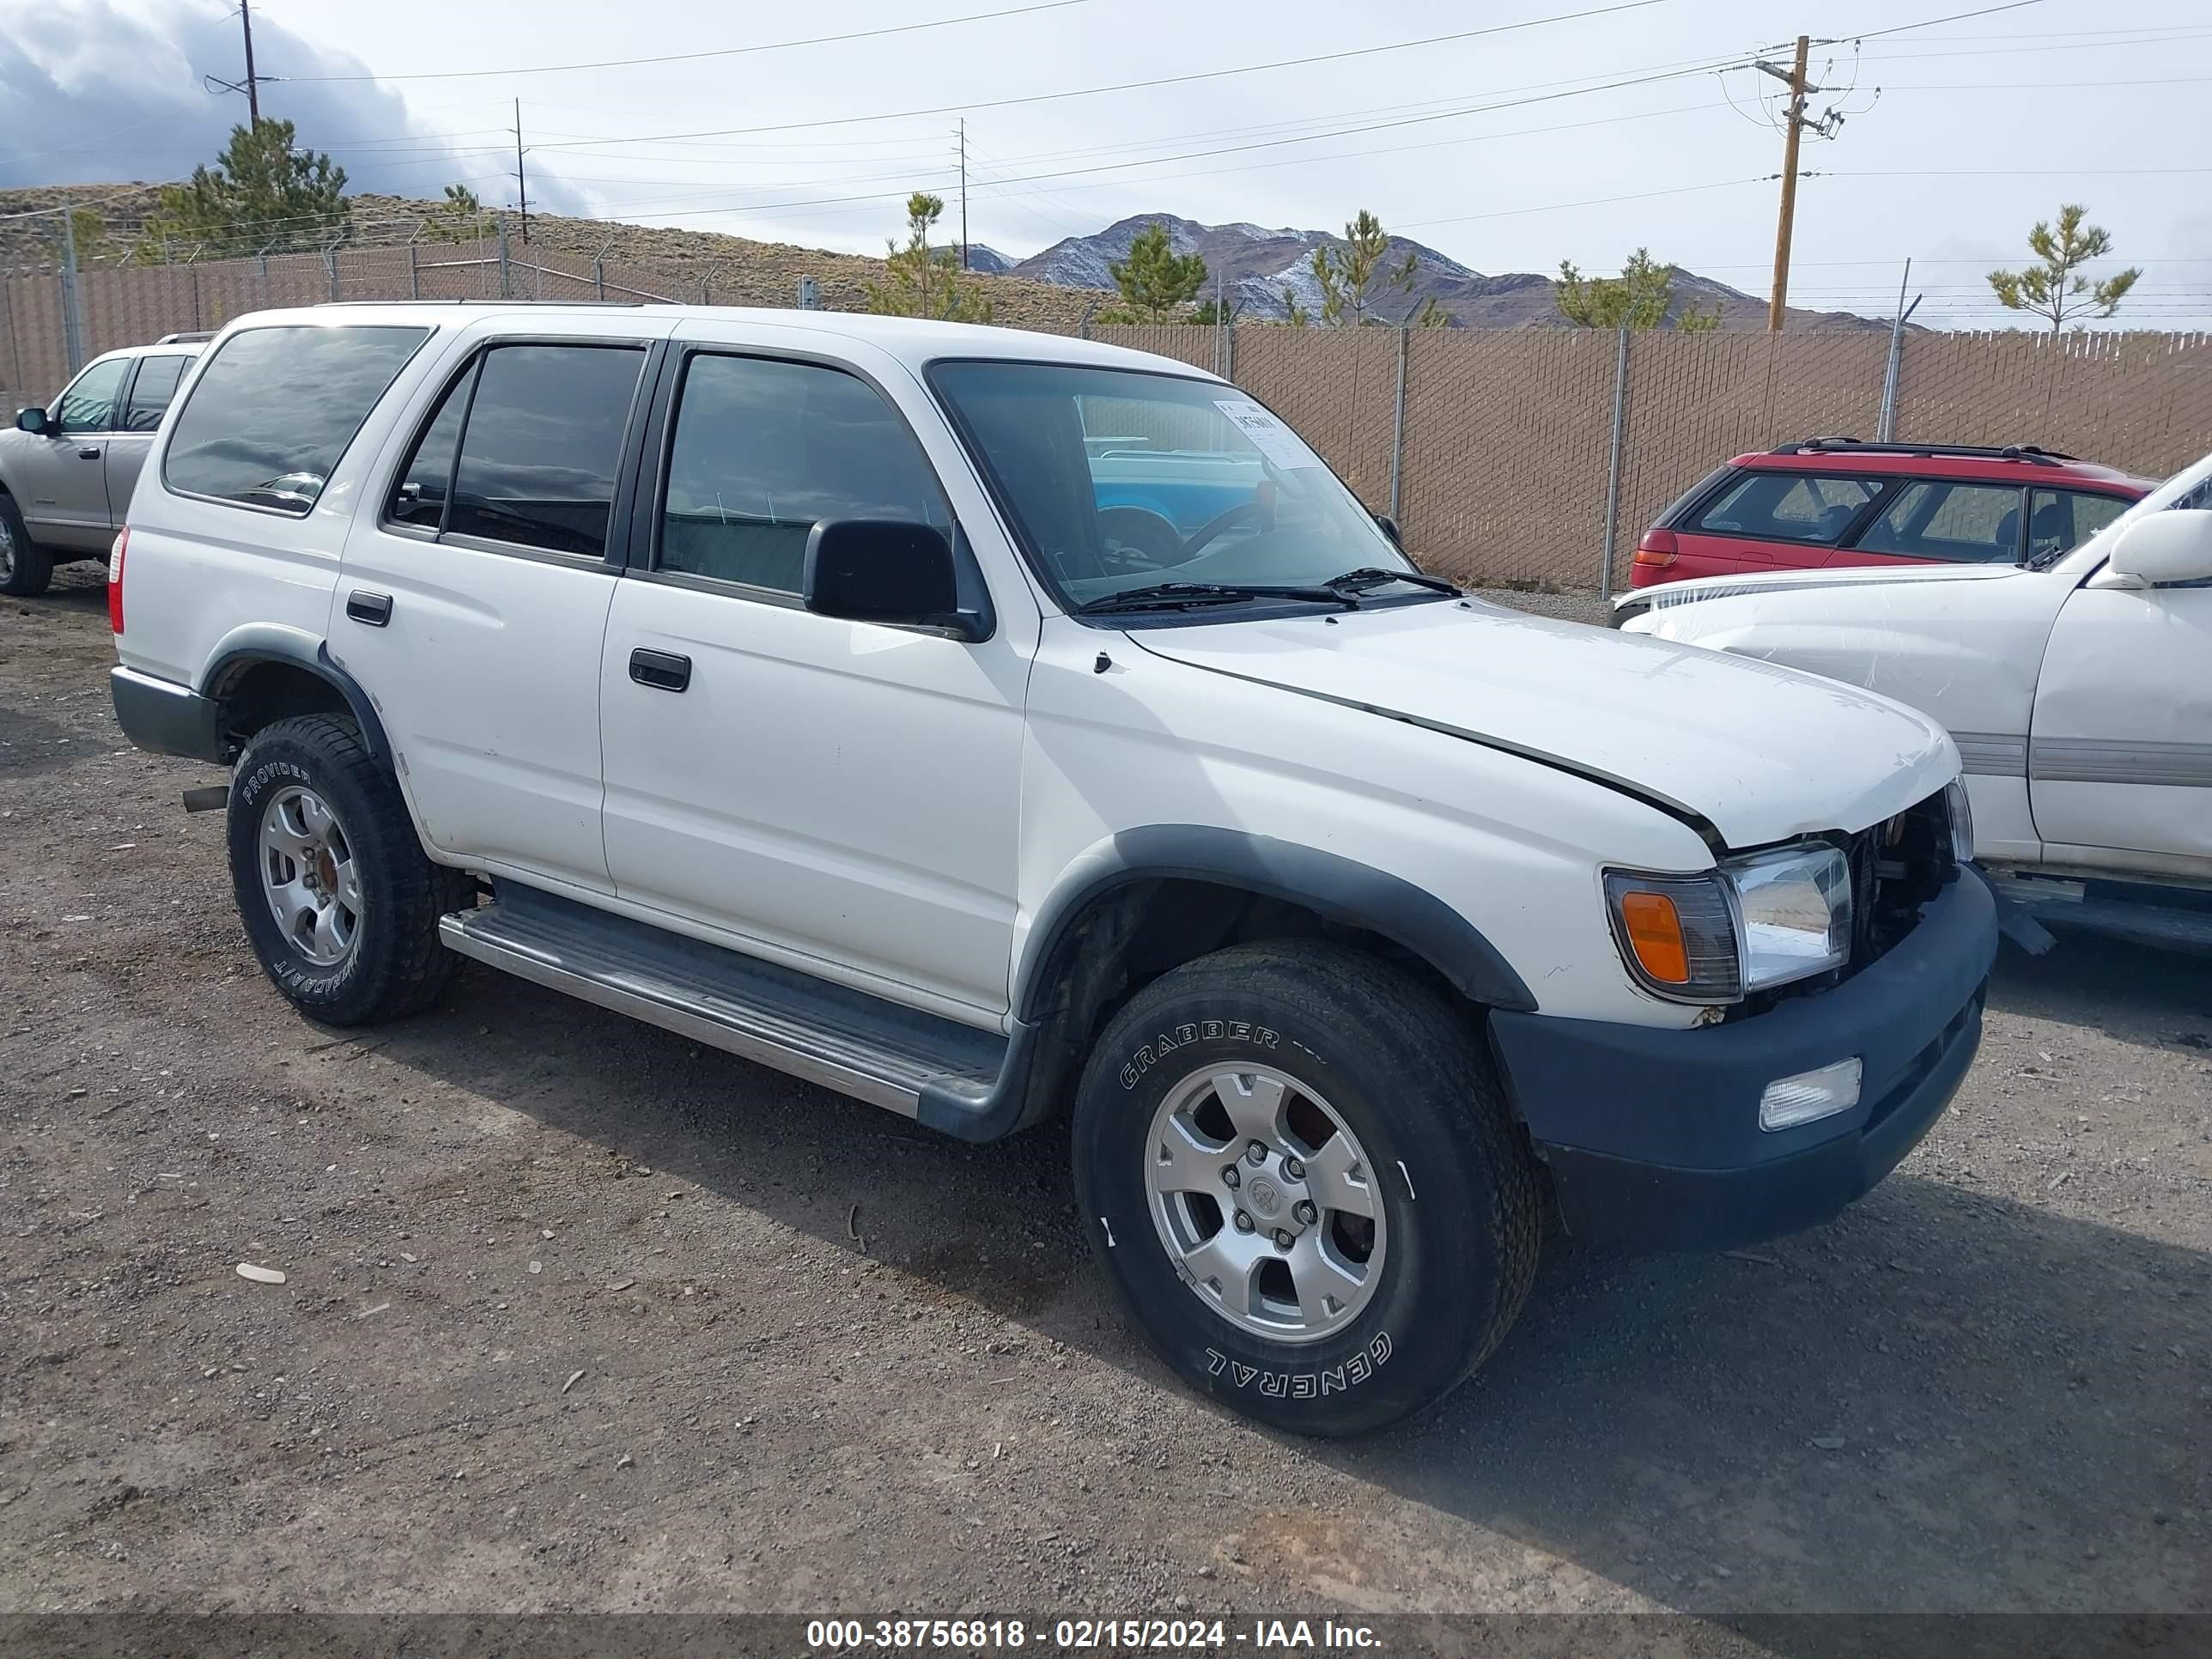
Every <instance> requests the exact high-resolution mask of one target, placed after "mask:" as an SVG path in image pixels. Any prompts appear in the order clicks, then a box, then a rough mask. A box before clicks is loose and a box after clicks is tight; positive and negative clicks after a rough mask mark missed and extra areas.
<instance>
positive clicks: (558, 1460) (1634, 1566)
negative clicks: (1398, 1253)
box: [0, 573, 2212, 1615]
mask: <svg viewBox="0 0 2212 1659" xmlns="http://www.w3.org/2000/svg"><path fill="white" fill-rule="evenodd" d="M109 660H110V647H109V645H108V641H107V635H106V629H105V627H104V617H103V616H102V614H101V607H100V594H99V589H98V588H97V586H94V585H93V584H92V582H91V581H90V580H87V579H84V578H82V577H77V576H76V575H75V574H74V573H72V575H71V579H70V580H66V581H65V582H64V585H63V586H60V587H58V589H57V591H56V592H54V593H53V594H52V595H50V596H48V597H47V598H46V599H40V600H36V601H31V602H27V603H26V602H16V601H8V602H6V604H5V605H4V607H0V1110H4V1113H5V1123H4V1130H0V1215H4V1217H5V1224H6V1227H7V1243H8V1249H7V1255H8V1261H7V1264H6V1268H5V1273H4V1289H3V1290H0V1316H4V1319H5V1323H6V1328H7V1329H8V1331H9V1340H8V1342H7V1344H6V1346H5V1350H4V1354H0V1365H4V1383H0V1610H14V1611H27V1610H33V1609H50V1608H52V1609H80V1608H94V1607H120V1606H125V1605H135V1606H138V1607H169V1608H176V1609H232V1610H269V1609H286V1608H293V1607H307V1608H310V1609H325V1610H334V1609H344V1610H403V1609H404V1610H529V1609H550V1608H590V1609H624V1608H640V1607H665V1608H690V1609H750V1610H760V1609H774V1610H781V1611H800V1612H807V1613H833V1612H835V1613H851V1614H863V1613H865V1614H869V1615H873V1614H875V1613H881V1612H885V1611H891V1610H901V1609H911V1610H916V1611H920V1610H925V1609H926V1610H927V1611H930V1612H933V1613H939V1614H951V1613H956V1612H960V1611H970V1612H976V1613H990V1612H994V1611H996V1612H1000V1613H1006V1612H1012V1611H1022V1610H1026V1611H1029V1612H1030V1613H1037V1612H1047V1613H1055V1612H1056V1613H1066V1612H1071V1611H1073V1612H1084V1611H1089V1612H1093V1613H1112V1614H1115V1615H1121V1614H1137V1613H1168V1612H1170V1611H1171V1610H1174V1609H1177V1608H1181V1607H1185V1606H1188V1607H1195V1608H1197V1609H1200V1610H1201V1611H1204V1610H1214V1609H1219V1610H1232V1609H1245V1610H1267V1611H1273V1612H1282V1611H1285V1610H1291V1609H1294V1610H1297V1611H1299V1612H1304V1613H1310V1614H1311V1613H1320V1612H1323V1611H1327V1610H1330V1609H1342V1610H1346V1611H1367V1612H1382V1611H1391V1610H1408V1611H1420V1610H1459V1611H1465V1610H1504V1611H1511V1612H1515V1613H1541V1612H1549V1611H1559V1610H1597V1611H1607V1610H1614V1609H1636V1610H1646V1611H1650V1610H1665V1609H1680V1610H1686V1611H1691V1612H1696V1613H1704V1614H1720V1613H1738V1612H1750V1611H1762V1610H1765V1611H1771V1610H1832V1609H1852V1610H1881V1609H1936V1610H1962V1609H2017V1610H2067V1611H2093V1610H2105V1611H2120V1610H2126V1611H2136V1612H2157V1611H2169V1612H2170V1611H2184V1610H2193V1611H2199V1612H2202V1611H2208V1610H2212V1571H2208V1563H2212V1475H2208V1462H2207V1459H2206V1457H2205V1445H2206V1426H2207V1424H2208V1422H2212V1409H2209V1408H2212V1381H2209V1379H2212V1364H2208V1362H2212V1274H2208V1273H2207V1266H2208V1257H2207V1252H2208V1250H2212V1206H2208V1203H2207V1199H2208V1195H2212V964H2208V963H2203V962H2198V961H2191V960H2189V959H2185V958H2180V957H2162V956H2157V955H2152V954H2148V953H2139V952H2136V951H2128V950H2123V949H2120V948H2117V947H2113V946H2109V945H2100V944H2098V943H2095V942H2090V941H2070V940H2069V941H2068V942H2067V943H2065V944H2064V945H2062V946H2061V948H2060V950H2059V951H2057V953H2055V954H2054V955H2052V956H2051V957H2045V958H2043V959H2041V960H2037V961H2030V960H2027V959H2025V958H2023V957H2018V956H2015V955H2009V954H2008V956H2007V957H2006V958H2005V960H2004V961H2003V963H2002V965H2001V968H2000V971H1999V975H1998V978H1997V981H1996V987H1995V990H1994V1000H1993V1005H1992V1008H1991V1012H1990V1020H1989V1036H1988V1041H1987V1043H1986V1046H1985V1047H1984V1050H1983V1053H1982V1057H1981V1059H1980V1060H1979V1062H1978V1065H1977V1066H1976V1067H1975V1068H1974V1071H1973V1073H1972V1076H1971V1077H1970V1078H1969V1079H1968V1080H1967V1083H1966V1088H1965V1091H1964V1093H1963V1094H1962V1095H1961V1097H1960V1101H1959V1103H1958V1105H1957V1106H1956V1108H1955V1109H1954V1110H1953V1111H1952V1112H1951V1114H1950V1115H1948V1117H1947V1118H1946V1120H1945V1121H1943V1122H1942V1125H1941V1126H1940V1127H1938V1128H1937V1130H1936V1133H1934V1134H1933V1136H1932V1137H1931V1138H1930V1139H1929V1141H1928V1142H1927V1144H1926V1145H1924V1146H1923V1147H1922V1148H1921V1149H1920V1150H1919V1151H1918V1152H1917V1153H1916V1154H1915V1155H1914V1156H1913V1157H1912V1158H1911V1159H1910V1161H1908V1162H1907V1164H1905V1166H1904V1167H1903V1169H1902V1170H1900V1171H1899V1174H1898V1175H1897V1176H1895V1177H1894V1178H1893V1179H1892V1180H1891V1181H1890V1182H1888V1183H1887V1184H1886V1185H1885V1186H1884V1187H1882V1188H1881V1189H1879V1190H1878V1191H1877V1192H1876V1193H1875V1194H1873V1195H1872V1196H1871V1197H1870V1198H1869V1200H1866V1201H1865V1202H1864V1203H1863V1204H1862V1205H1860V1206H1857V1208H1856V1209H1855V1210H1854V1211H1853V1212H1851V1213H1850V1214H1849V1215H1847V1216H1846V1217H1844V1218H1843V1219H1842V1220H1840V1221H1838V1222H1837V1223H1836V1224H1834V1225H1831V1226H1828V1227H1826V1228H1823V1229H1821V1230H1820V1231H1816V1232H1814V1233H1810V1234H1808V1235H1805V1236H1802V1237H1796V1238H1792V1239H1787V1240H1784V1241H1782V1242H1780V1243H1775V1244H1772V1245H1769V1246H1766V1247H1765V1248H1763V1249H1759V1250H1756V1251H1753V1252H1748V1253H1744V1254H1741V1255H1735V1256H1730V1257H1711V1258H1700V1257H1676V1258H1656V1259H1648V1260H1631V1259H1621V1258H1608V1257H1601V1256H1596V1255H1590V1254H1588V1253H1585V1252H1577V1251H1576V1250H1574V1249H1567V1248H1560V1249H1554V1250H1553V1253H1552V1254H1551V1255H1550V1256H1549V1258H1548V1260H1547V1266H1546V1267H1545V1270H1544V1272H1543V1274H1542V1276H1541V1281H1540V1283H1539V1285H1538V1288H1537V1291H1536V1295H1535V1297H1534V1300H1533V1302H1532V1304H1531V1306H1530V1308H1529V1310H1528V1314H1527V1315H1526V1316H1524V1317H1523V1319H1522V1322H1521V1323H1520V1325H1519V1327H1518V1328H1516V1331H1515V1333H1514V1334H1513V1335H1512V1336H1510V1338H1509V1339H1508V1340H1507V1342H1506V1344H1505V1346H1504V1348H1503V1349H1502V1350H1501V1351H1500V1352H1499V1353H1498V1355H1497V1357H1496V1358H1495V1359H1494V1360H1493V1361H1492V1364H1490V1366H1489V1367H1488V1368H1487V1369H1486V1371H1485V1372H1484V1373H1483V1374H1482V1375H1481V1376H1480V1377H1478V1378H1477V1379H1476V1380H1475V1381H1474V1383H1471V1384H1470V1385H1469V1386H1468V1387H1467V1388H1466V1389H1462V1391H1461V1392H1460V1393H1459V1394H1458V1395H1455V1396H1454V1397H1453V1398H1452V1399H1451V1400H1450V1401H1448V1402H1446V1404H1445V1405H1444V1406H1443V1407H1440V1408H1439V1409H1437V1411H1435V1412H1433V1413H1430V1414H1428V1415H1427V1416H1425V1417H1424V1418H1422V1419H1419V1420H1417V1421H1415V1422H1413V1423H1411V1424H1408V1425H1404V1426H1402V1427H1401V1428H1399V1429H1397V1430H1395V1431H1391V1432H1389V1433H1386V1434H1383V1435H1381V1436H1378V1437H1374V1438H1371V1439H1369V1440H1366V1441H1364V1442H1360V1443H1355V1444H1352V1445H1346V1446H1330V1445H1319V1444H1307V1443H1299V1442H1295V1441H1291V1440H1289V1439H1286V1438H1284V1437H1279V1436H1277V1435H1274V1434H1271V1433H1268V1432H1265V1431H1259V1430H1256V1429H1254V1428H1251V1427H1249V1426H1247V1425H1244V1424H1243V1423H1242V1422H1241V1421H1239V1420H1238V1419H1236V1418H1234V1417H1232V1416H1231V1415H1229V1414H1228V1413H1226V1412H1225V1411H1222V1410H1219V1409H1217V1408H1216V1407H1212V1406H1211V1405H1209V1404H1207V1403H1206V1402H1205V1401H1201V1400H1199V1399H1197V1398H1194V1396H1192V1395H1189V1394H1188V1393H1186V1392H1185V1391H1183V1390H1182V1389H1181V1388H1180V1387H1178V1386H1177V1385H1176V1383H1174V1382H1173V1381H1172V1380H1171V1379H1170V1377H1169V1376H1167V1375H1166V1374H1165V1373H1164V1371H1163V1370H1161V1368H1160V1367H1158V1365H1156V1364H1154V1363H1153V1362H1152V1360H1151V1358H1149V1357H1148V1355H1147V1354H1146V1352H1144V1351H1143V1350H1142V1349H1141V1347H1140V1346H1139V1344H1138V1342H1137V1341H1136V1340H1135V1339H1134V1338H1133V1335H1132V1334H1131V1333H1130V1332H1128V1331H1127V1329H1126V1328H1124V1327H1123V1326H1122V1325H1121V1323H1120V1322H1119V1321H1118V1320H1117V1319H1116V1317H1115V1315H1114V1313H1113V1312H1112V1311H1111V1310H1110V1309H1109V1307H1108V1306H1107V1305H1106V1304H1105V1302H1104V1301H1103V1297H1102V1292H1101V1290H1100V1287H1099V1285H1097V1283H1096V1282H1095V1281H1094V1279H1093V1277H1092V1275H1091V1271H1090V1269H1089V1267H1088V1264H1087V1261H1085V1255H1084V1250H1083V1248H1082V1241H1081V1240H1080V1238H1079V1236H1078V1233H1077V1230H1076V1228H1075V1227H1074V1225H1073V1218H1072V1216H1071V1213H1070V1210H1069V1204H1068V1189H1067V1178H1066V1144H1065V1135H1064V1133H1059V1132H1056V1131H1054V1130H1053V1129H1050V1128H1047V1129H1044V1130H1041V1131H1038V1132H1036V1133H1031V1134H1030V1135H1027V1136H1024V1137H1022V1138H1020V1139H1018V1140H1016V1141H1014V1142H1012V1143H1011V1144H1006V1145H1001V1146H990V1147H969V1146H960V1145H957V1144H955V1143H952V1142H951V1141H947V1140H943V1139H934V1138H932V1137H930V1136H928V1135H927V1134H926V1133H922V1132H921V1131H919V1130H917V1129H915V1127H913V1126H911V1125H909V1124H907V1123H905V1122H903V1121H900V1120H897V1119H895V1118H893V1117H890V1116H889V1115H884V1114H882V1113H879V1112H877V1111H874V1110H872V1109H869V1108H866V1107H864V1106H860V1105H856V1104H853V1103H848V1102H846V1101H844V1100H842V1099H839V1098H837V1097H832V1096H829V1095H827V1094H823V1093H821V1092H819V1091H815V1090H812V1089H810V1088H806V1087H805V1086H802V1085H796V1084H794V1083H792V1082H790V1081H788V1080H787V1079H784V1078H782V1077H781V1076H780V1075H778V1074H775V1073H770V1072H766V1071H763V1070H759V1069H757V1068H755V1067H752V1066H747V1065H744V1064H743V1063H741V1062H738V1061H737V1060H732V1059H729V1058H727V1057H725V1056H722V1055H720V1054H716V1053H713V1052H709V1051H702V1050H701V1049H700V1048H696V1047H694V1046H692V1045H690V1043H688V1042H684V1041H682V1040H680V1039H678V1038H676V1037H673V1036H669V1035H666V1034H664V1033H661V1032H659V1031H656V1030H650V1029H647V1028H646V1027H644V1026H641V1025H637V1024H630V1023H629V1022H626V1021H624V1020H623V1019H621V1018H617V1017H615V1016H613V1015H610V1014H605V1013H602V1012H598V1011H596V1010H593V1009H591V1008H588V1007H586V1006H582V1005H580V1004H578V1003H574V1002H572V1001H568V1000H563V999H562V998H561V997H559V996H556V995H555V994H551V993H550V992H544V991H540V990H538V989H536V988H534V987H530V986H527V985H524V984H522V983H520V982H519V981H513V980H511V979H504V978H501V977H500V976H498V975H493V974H490V973H488V972H483V971H481V970H471V971H470V972H468V973H467V974H465V975H464V976H463V978H462V979H461V981H459V984H458V986H457V987H456V988H455V990H454V991H453V993H452V994H450V996H449V997H448V999H447V1001H446V1003H445V1004H444V1005H443V1006H441V1008H439V1009H438V1010H436V1011H435V1012H432V1013H430V1014H428V1015H426V1016H424V1017H422V1018H417V1019H415V1020H412V1021H410V1022H407V1023H405V1024H400V1025H397V1026H393V1027H389V1028H385V1029H381V1030H374V1031H371V1032H367V1033H357V1034H352V1035H348V1034H342V1033H337V1032H331V1031H326V1030H318V1029H316V1028H314V1027H313V1026H311V1025H308V1024H304V1023H303V1022H302V1021H301V1020H300V1019H299V1018H297V1017H296V1016H295V1015H294V1014H293V1013H292V1012H290V1011H289V1009H288V1008H287V1007H286V1006H284V1005H283V1003H282V1002H280V1001H279V1000H278V999H277V998H276V994H274V993H273V992H272V991H271V990H270V987H269V986H268V985H267V983H266V982H265V981H264V979H263V978H262V976H261V975H260V973H259V972H258V969H256V967H255V964H254V963H253V961H252V957H250V956H249V955H248V953H247V950H246V943H245V940H244V938H243V936H242V935H241V933H240V929H239V927H238V925H237V922H236V921H235V919H234V915H233V912H232V908H231V902H230V898H229V895H228V888H227V884H226V881H225V878H224V876H223V872H222V849H221V822H220V818H219V817H217V816H214V815H207V816H199V817H187V816H185V814H184V813H183V812H182V811H180V809H179V805H178V799H177V796H178V790H179V787H184V786H187V785H190V784H193V783H199V782H208V781H215V780H214V778H213V775H211V774H210V773H209V772H208V771H207V770H206V769H201V768H197V767H194V766H191V765H189V764H185V763H173V762H169V761H164V760H156V759H154V758H152V757H146V756H143V755H140V754H138V753H137V752H136V751H134V750H131V749H129V748H127V747H125V745H124V744H123V743H122V741H121V738H120V737H119V735H118V732H117V731H116V729H115V727H114V726H113V724H112V720H111V717H110V715H109V713H108V709H107V697H106V689H105V685H104V673H105V670H106V666H107V665H108V662H109ZM239 1262H254V1263H261V1264H266V1265H268V1266H270V1267H276V1268H280V1269H282V1270H283V1272H284V1273H286V1274H287V1275H289V1278H288V1282H287V1283H285V1284H283V1285H264V1284H255V1283H249V1282H248V1281H246V1279H241V1278H240V1277H239V1276H238V1275H237V1274H236V1273H234V1271H233V1269H234V1265H235V1264H237V1263H239Z"/></svg>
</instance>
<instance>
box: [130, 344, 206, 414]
mask: <svg viewBox="0 0 2212 1659" xmlns="http://www.w3.org/2000/svg"><path fill="white" fill-rule="evenodd" d="M191 363H192V360H191V358H190V357H187V356H175V355H172V356H166V357H148V358H145V359H143V360H142V361H141V362H140V363H139V365H138V378H137V380H133V381H132V382H131V401H130V405H129V407H127V408H126V409H125V410H124V411H123V429H124V430H125V432H151V431H152V430H153V429H154V428H155V427H157V426H159V425H161V416H162V414H163V412H164V411H165V410H167V408H168V407H169V402H170V399H172V398H174V397H175V396H176V395H177V383H178V382H179V380H183V379H184V378H185V370H186V369H187V368H191Z"/></svg>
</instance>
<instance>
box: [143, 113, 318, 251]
mask: <svg viewBox="0 0 2212 1659" xmlns="http://www.w3.org/2000/svg"><path fill="white" fill-rule="evenodd" d="M345 182H346V175H345V169H344V168H343V167H339V166H337V164H336V163H334V162H333V161H331V158H330V157H329V156H327V155H321V154H319V152H316V151H313V150H295V149H294V148H293V127H292V124H291V123H290V122H289V121H278V120H273V119H272V120H264V121H263V122H262V123H261V124H260V125H258V126H253V127H233V128H232V129H231V130H230V143H228V145H226V146H225V147H224V149H223V152H222V155H219V156H217V157H216V164H215V165H214V166H213V167H194V168H193V169H192V176H191V179H190V180H189V181H187V182H186V183H185V184H181V185H162V186H161V206H160V208H159V209H158V210H156V213H155V216H154V218H153V220H152V221H151V222H149V224H148V226H147V228H146V232H145V239H144V240H143V241H142V242H141V244H140V246H139V252H138V257H139V258H141V259H142V260H144V261H148V262H149V263H150V262H152V261H155V260H158V259H159V258H161V255H162V252H163V244H164V242H165V241H166V242H168V243H171V244H177V245H184V246H191V247H196V248H198V249H200V250H201V251H203V252H205V253H206V254H207V255H209V256H210V257H211V258H227V257H234V256H237V255H242V254H248V253H257V252H260V251H261V250H262V249H263V248H266V247H275V248H279V249H283V248H308V247H322V246H327V245H328V244H329V243H331V241H333V240H336V239H337V237H339V236H340V235H341V234H343V232H344V230H345V228H346V222H347V210H346V204H345Z"/></svg>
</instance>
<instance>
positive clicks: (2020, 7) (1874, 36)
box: [1820, 0, 2043, 46]
mask: <svg viewBox="0 0 2212 1659" xmlns="http://www.w3.org/2000/svg"><path fill="white" fill-rule="evenodd" d="M2042 3H2043V0H2006V3H2005V4H2003V5H2002V6H1984V7H1982V8H1981V9H1979V10H1978V11H1954V12H1953V13H1952V14H1951V15H1949V16H1948V17H1929V18H1923V19H1922V20H1921V21H1919V22H1917V23H1899V24H1897V25H1895V26H1894V27H1890V28H1886V29H1867V30H1865V31H1863V32H1862V33H1857V34H1847V35H1844V36H1843V37H1842V39H1843V40H1880V39H1881V37H1882V36H1884V35H1886V34H1905V33H1910V32H1911V31H1912V30H1914V29H1932V28H1937V27H1942V25H1943V24H1945V23H1963V22H1965V21H1966V20H1967V19H1968V18H1970V17H1994V16H1996V15H1997V14H1998V13H1999V12H2001V11H2024V10H2026V9H2027V8H2028V7H2030V6H2039V5H2041V4H2042ZM1820 44H1821V45H1822V46H1834V45H1836V44H1838V43H1837V42H1836V41H1834V40H1823V41H1821V42H1820Z"/></svg>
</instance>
